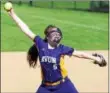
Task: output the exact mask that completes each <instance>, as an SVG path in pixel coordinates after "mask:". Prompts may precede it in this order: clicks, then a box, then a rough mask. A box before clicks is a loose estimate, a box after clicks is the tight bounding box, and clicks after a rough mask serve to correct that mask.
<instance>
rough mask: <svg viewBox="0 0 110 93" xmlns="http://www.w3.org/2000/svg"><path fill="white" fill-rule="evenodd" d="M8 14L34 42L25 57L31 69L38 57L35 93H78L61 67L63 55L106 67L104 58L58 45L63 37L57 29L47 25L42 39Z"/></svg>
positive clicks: (13, 14) (17, 18) (10, 12)
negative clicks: (39, 83) (38, 84)
mask: <svg viewBox="0 0 110 93" xmlns="http://www.w3.org/2000/svg"><path fill="white" fill-rule="evenodd" d="M8 13H9V15H10V16H11V17H12V19H13V20H14V21H15V22H16V23H17V25H18V27H20V28H21V31H22V32H24V33H25V34H26V35H27V36H28V37H29V38H30V39H31V40H32V41H33V42H34V44H33V46H32V47H31V48H30V49H29V51H28V55H27V59H28V62H29V65H30V66H31V67H35V66H36V64H37V58H38V56H39V60H40V65H41V72H42V82H41V85H40V87H39V88H38V90H37V92H36V93H78V91H77V89H76V88H75V86H74V84H73V83H72V82H71V81H70V79H69V77H68V74H67V71H66V70H65V68H64V67H63V66H64V56H65V55H68V56H76V57H78V58H85V59H90V60H93V61H94V63H95V64H99V65H100V66H105V65H106V62H105V60H104V58H103V57H102V56H100V55H98V54H94V55H89V54H86V53H83V52H80V51H76V50H74V48H71V47H68V46H65V45H62V44H60V41H61V39H62V37H63V36H62V32H61V30H60V29H59V28H58V27H56V26H53V25H49V26H48V27H47V28H46V29H45V31H44V34H45V38H44V39H42V38H41V37H40V36H38V35H35V34H34V33H33V32H32V31H31V30H30V29H29V28H28V26H27V25H26V24H25V23H24V22H23V21H22V20H21V19H20V18H19V17H18V16H17V15H16V13H15V12H14V10H13V9H11V10H10V11H8Z"/></svg>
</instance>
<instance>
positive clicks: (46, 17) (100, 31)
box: [1, 1, 109, 51]
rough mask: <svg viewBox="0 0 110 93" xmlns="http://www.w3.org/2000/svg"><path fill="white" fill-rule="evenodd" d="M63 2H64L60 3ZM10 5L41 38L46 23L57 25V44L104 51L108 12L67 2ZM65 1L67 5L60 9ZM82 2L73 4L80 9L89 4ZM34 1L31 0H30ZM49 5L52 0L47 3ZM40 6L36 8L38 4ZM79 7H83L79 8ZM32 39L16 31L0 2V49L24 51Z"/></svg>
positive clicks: (106, 47) (105, 47)
mask: <svg viewBox="0 0 110 93" xmlns="http://www.w3.org/2000/svg"><path fill="white" fill-rule="evenodd" d="M63 3H64V4H63ZM63 3H61V1H60V2H58V1H57V2H54V7H57V8H52V7H53V6H51V7H50V8H46V7H44V6H46V5H48V2H40V1H39V3H38V2H37V4H36V5H37V6H36V7H33V5H32V6H31V5H29V4H24V3H22V4H20V5H19V4H13V7H14V10H15V12H16V14H17V15H18V16H19V17H20V18H21V19H22V20H23V21H24V22H25V23H26V24H27V25H28V26H29V27H30V29H31V30H32V31H33V32H34V33H35V34H36V35H40V36H41V37H42V38H44V29H45V28H46V26H48V25H49V24H54V25H56V26H58V27H59V28H60V29H61V30H62V32H63V39H62V41H61V43H63V44H65V45H67V46H70V47H73V48H75V49H78V50H108V15H109V14H108V13H103V12H89V11H81V10H78V11H76V10H73V9H72V8H71V7H73V8H75V7H74V6H72V3H71V5H70V3H69V2H66V1H65V2H63ZM65 3H66V5H67V6H68V7H70V8H71V9H70V8H69V9H68V7H66V8H67V9H64V6H65ZM87 3H90V2H88V1H86V3H84V2H82V3H81V2H79V3H77V6H79V8H81V9H87V10H88V8H89V7H90V6H89V5H88V4H87ZM32 4H35V3H32ZM51 4H52V3H51ZM39 6H40V7H39ZM82 7H83V8H82ZM32 44H33V42H32V41H31V40H30V39H29V38H28V37H27V36H25V34H24V33H22V32H21V31H20V29H19V28H18V27H17V25H16V24H15V22H14V21H13V20H12V19H11V17H10V16H9V15H8V13H7V12H6V11H4V9H3V4H1V51H27V50H28V48H29V47H30V46H31V45H32Z"/></svg>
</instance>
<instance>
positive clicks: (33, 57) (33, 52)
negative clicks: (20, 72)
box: [27, 25, 56, 68]
mask: <svg viewBox="0 0 110 93" xmlns="http://www.w3.org/2000/svg"><path fill="white" fill-rule="evenodd" d="M55 27H56V26H54V25H48V26H47V27H46V28H45V30H44V34H45V38H44V41H45V42H47V38H46V37H47V34H48V33H49V31H50V29H51V28H55ZM38 56H39V53H38V50H37V48H36V46H35V44H33V45H32V46H31V47H30V48H29V50H28V52H27V61H28V63H29V66H30V67H33V68H34V67H36V65H37V60H38Z"/></svg>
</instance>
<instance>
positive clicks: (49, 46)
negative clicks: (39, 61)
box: [48, 43, 59, 49]
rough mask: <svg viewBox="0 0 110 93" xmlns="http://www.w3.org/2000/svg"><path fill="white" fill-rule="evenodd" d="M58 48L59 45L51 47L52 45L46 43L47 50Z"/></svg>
mask: <svg viewBox="0 0 110 93" xmlns="http://www.w3.org/2000/svg"><path fill="white" fill-rule="evenodd" d="M58 46H59V44H58V45H57V46H52V45H50V44H49V43H48V48H49V49H55V47H58Z"/></svg>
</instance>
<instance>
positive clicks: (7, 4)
mask: <svg viewBox="0 0 110 93" xmlns="http://www.w3.org/2000/svg"><path fill="white" fill-rule="evenodd" d="M4 9H5V10H6V11H10V10H11V9H12V3H11V2H7V3H5V5H4Z"/></svg>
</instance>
